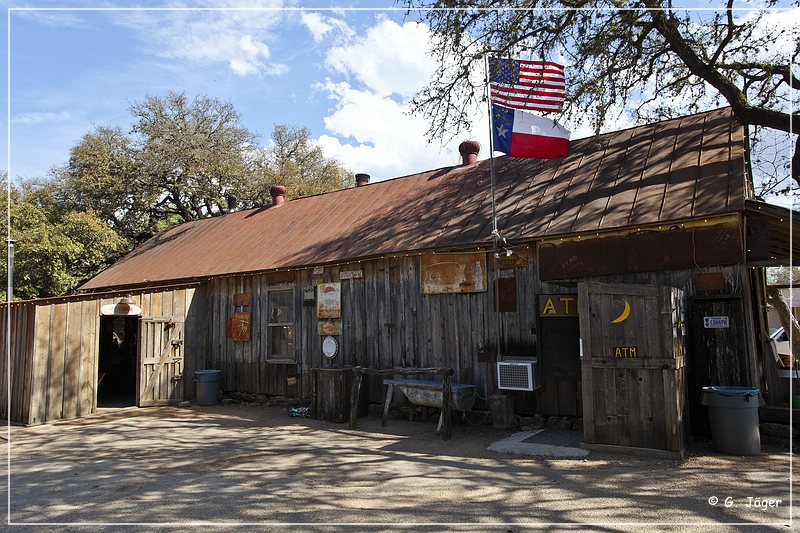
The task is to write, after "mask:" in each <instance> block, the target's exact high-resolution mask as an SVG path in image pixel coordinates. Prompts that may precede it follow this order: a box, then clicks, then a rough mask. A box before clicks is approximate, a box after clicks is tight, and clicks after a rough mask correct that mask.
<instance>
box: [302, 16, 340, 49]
mask: <svg viewBox="0 0 800 533" xmlns="http://www.w3.org/2000/svg"><path fill="white" fill-rule="evenodd" d="M329 20H330V19H329V18H328V17H323V16H322V15H320V14H319V13H308V12H304V13H303V14H302V15H301V16H300V22H302V23H303V25H304V26H305V27H306V28H307V29H308V31H310V32H311V36H312V37H313V38H314V42H316V43H318V42H320V41H322V39H324V38H325V36H326V35H327V34H328V33H329V32H330V31H331V30H333V25H332V24H330V23H329V22H328V21H329Z"/></svg>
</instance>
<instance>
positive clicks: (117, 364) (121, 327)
mask: <svg viewBox="0 0 800 533" xmlns="http://www.w3.org/2000/svg"><path fill="white" fill-rule="evenodd" d="M138 334H139V317H138V316H101V317H100V353H99V358H98V363H97V365H98V368H97V406H98V407H130V406H134V405H136V354H137V337H138Z"/></svg>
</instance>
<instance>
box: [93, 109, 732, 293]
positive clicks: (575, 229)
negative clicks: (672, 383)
mask: <svg viewBox="0 0 800 533" xmlns="http://www.w3.org/2000/svg"><path fill="white" fill-rule="evenodd" d="M743 139H744V137H743V128H742V127H741V126H740V125H739V124H738V123H737V122H736V121H735V119H734V118H733V116H732V113H731V111H730V109H727V108H725V109H720V110H716V111H711V112H707V113H701V114H697V115H692V116H688V117H683V118H679V119H674V120H669V121H664V122H659V123H656V124H651V125H647V126H641V127H637V128H631V129H627V130H624V131H619V132H614V133H609V134H605V135H602V136H600V137H599V138H598V137H590V138H586V139H580V140H576V141H572V142H571V143H570V155H569V156H568V157H565V158H562V159H553V160H532V159H512V158H508V157H499V158H495V167H496V200H497V213H498V227H499V229H500V232H501V234H502V235H503V236H504V237H506V238H507V239H508V240H509V241H510V242H514V241H522V240H527V239H533V238H537V237H544V236H553V235H560V234H571V233H580V232H588V231H599V230H607V229H613V228H622V227H626V226H633V225H637V224H648V223H661V222H668V221H672V220H681V219H687V218H693V217H703V216H709V215H714V214H720V213H730V212H734V211H741V210H742V209H743V207H744V184H745V175H744V166H745V163H744V140H743ZM489 181H490V180H489V161H488V160H483V161H480V162H478V163H477V164H475V165H473V166H470V167H448V168H442V169H438V170H433V171H428V172H422V173H419V174H413V175H410V176H405V177H401V178H395V179H392V180H388V181H382V182H377V183H373V184H370V185H366V186H362V187H356V188H351V189H345V190H342V191H337V192H333V193H328V194H321V195H317V196H311V197H307V198H298V199H293V200H291V201H288V202H286V203H285V204H284V205H282V206H280V207H276V208H272V209H270V208H260V209H251V210H248V211H241V212H237V213H231V214H228V215H225V216H221V217H215V218H207V219H203V220H197V221H193V222H187V223H185V224H180V225H178V226H174V227H171V228H169V229H167V230H165V231H164V232H162V233H161V234H159V235H157V236H155V237H153V238H152V239H151V240H149V241H147V242H146V243H144V244H143V245H142V246H140V247H139V248H137V249H136V250H134V251H133V252H132V253H131V254H129V255H128V256H126V257H125V258H124V259H122V260H121V261H119V262H118V263H116V264H115V265H113V266H111V267H110V268H109V269H107V270H106V271H104V272H102V273H100V274H99V275H98V276H96V277H95V278H93V279H92V280H90V281H89V282H88V283H86V284H85V285H84V286H83V287H82V289H97V288H101V287H113V286H130V285H136V284H145V283H155V282H158V283H161V282H166V281H170V280H178V279H192V278H202V277H207V276H214V275H221V274H230V273H241V272H253V271H261V270H269V269H275V268H287V267H288V268H290V267H299V266H307V265H315V264H321V263H329V262H336V261H342V260H351V259H357V258H364V257H374V256H379V255H384V254H392V253H401V252H409V251H417V250H425V249H435V248H453V247H461V246H467V245H474V244H481V243H489V242H490V241H491V230H492V223H491V190H490V186H489Z"/></svg>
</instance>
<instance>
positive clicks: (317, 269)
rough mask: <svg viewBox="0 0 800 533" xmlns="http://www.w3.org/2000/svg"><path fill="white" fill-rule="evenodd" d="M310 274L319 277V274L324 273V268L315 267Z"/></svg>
mask: <svg viewBox="0 0 800 533" xmlns="http://www.w3.org/2000/svg"><path fill="white" fill-rule="evenodd" d="M312 273H313V274H314V275H315V276H316V275H319V274H324V273H325V267H323V266H316V267H314V270H313V272H312Z"/></svg>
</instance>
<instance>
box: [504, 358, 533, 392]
mask: <svg viewBox="0 0 800 533" xmlns="http://www.w3.org/2000/svg"><path fill="white" fill-rule="evenodd" d="M497 388H499V389H504V390H528V391H532V390H534V389H535V388H537V387H536V361H519V360H517V361H514V360H510V361H498V362H497Z"/></svg>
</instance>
